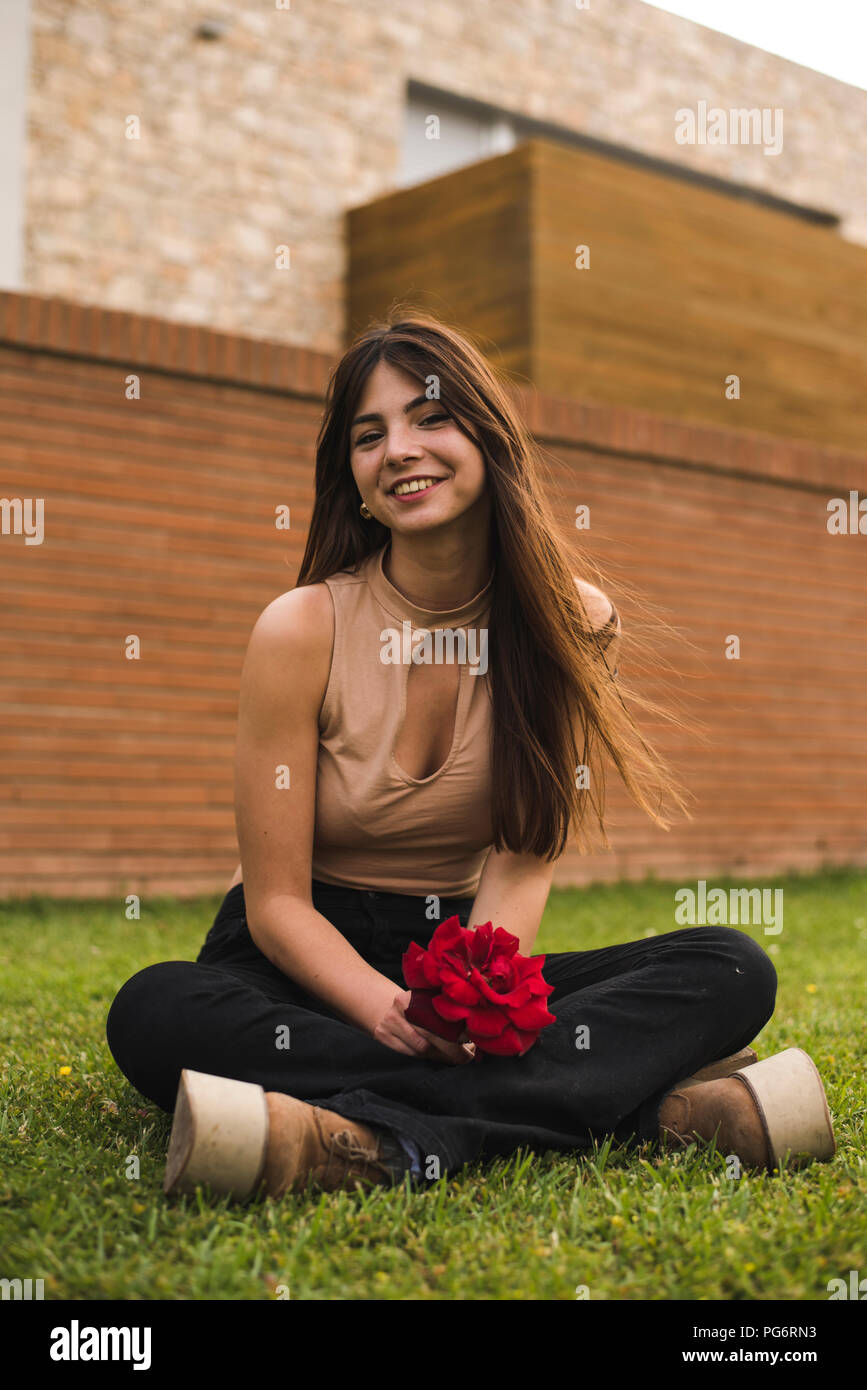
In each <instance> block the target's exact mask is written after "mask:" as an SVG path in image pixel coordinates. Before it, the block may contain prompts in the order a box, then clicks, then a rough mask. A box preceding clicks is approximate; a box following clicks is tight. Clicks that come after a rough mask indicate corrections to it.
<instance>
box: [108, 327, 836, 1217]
mask: <svg viewBox="0 0 867 1390" xmlns="http://www.w3.org/2000/svg"><path fill="white" fill-rule="evenodd" d="M581 568H582V566H581V565H580V563H579V562H578V561H577V560H576V557H574V556H573V555H572V554H571V552H570V550H569V549H568V548H567V546H566V544H565V542H564V541H563V540H562V539H561V529H560V527H559V526H558V524H557V519H556V516H555V515H554V514H553V513H552V511H551V510H550V509H549V505H548V502H547V489H546V488H545V487H544V486H543V485H542V474H541V469H540V462H539V458H538V455H537V452H536V447H535V445H534V443H533V441H532V440H531V438H530V437H529V435H528V434H527V432H526V430H525V429H524V427H523V425H522V423H521V421H520V420H519V419H518V417H517V416H516V414H515V412H514V408H513V406H512V403H511V400H510V397H509V395H508V394H507V391H506V389H505V387H504V385H503V384H502V383H501V382H500V381H499V380H498V379H497V377H496V376H495V375H494V372H493V370H492V369H491V367H490V366H489V364H488V363H487V362H486V361H485V359H484V358H483V357H482V356H481V354H480V353H479V352H478V351H477V350H476V349H475V347H474V346H473V345H472V344H471V343H470V342H469V341H468V340H467V339H466V338H465V337H463V336H462V335H461V334H460V333H458V332H457V331H456V330H455V329H453V328H450V327H448V326H447V325H444V324H442V323H440V322H438V321H437V320H435V319H432V318H429V317H426V316H423V315H413V316H412V317H406V318H401V317H400V315H399V314H395V315H393V316H392V317H391V318H390V319H389V320H388V321H387V322H386V323H383V324H377V325H374V326H373V327H371V328H369V329H368V330H367V331H366V332H364V333H362V334H361V335H360V336H359V337H358V338H357V339H356V341H355V342H354V343H353V344H352V346H351V347H350V348H349V349H348V350H347V352H346V353H345V354H344V356H343V357H342V359H341V361H340V362H339V363H338V365H337V367H336V369H335V372H334V374H333V376H332V378H331V381H330V383H329V388H328V394H327V399H326V407H325V415H324V419H323V423H322V428H321V430H320V433H319V438H318V441H317V452H316V473H315V501H314V507H313V515H312V518H311V523H310V530H309V534H308V538H307V545H306V549H305V553H304V557H303V560H302V563H301V568H300V572H299V575H298V582H297V585H296V587H295V588H294V589H293V590H291V591H290V592H288V593H286V594H282V595H280V596H279V597H278V598H276V599H274V600H273V602H272V603H270V604H269V605H268V607H267V608H266V609H265V610H264V612H263V613H262V614H261V615H260V617H259V619H258V621H257V623H256V625H255V627H254V629H253V632H252V635H251V637H250V643H249V646H248V649H247V654H246V658H245V661H244V669H243V671H242V675H241V690H240V701H239V713H238V738H237V746H236V785H235V809H236V821H237V826H238V838H239V843H240V847H241V860H242V864H243V880H242V881H240V879H239V875H236V880H238V881H235V882H234V883H233V886H232V887H231V888H230V890H229V892H228V893H227V894H226V898H225V901H224V903H223V906H222V907H221V909H220V912H219V913H218V914H217V918H216V920H215V922H214V924H213V926H212V928H211V931H210V932H209V934H208V937H207V940H206V941H205V943H204V945H203V947H202V950H201V951H200V953H199V957H198V960H197V961H196V962H195V963H193V962H188V961H168V962H163V963H162V964H158V965H152V966H149V967H147V968H146V969H145V970H142V971H140V972H139V974H138V975H136V976H134V977H133V979H132V980H130V981H128V982H127V984H126V985H125V986H124V987H123V989H121V991H120V992H119V994H118V996H117V998H116V999H115V1001H114V1004H113V1005H112V1009H111V1013H110V1015H109V1020H108V1037H109V1043H110V1045H111V1048H112V1052H113V1053H114V1056H115V1058H116V1059H117V1061H118V1063H119V1065H120V1066H121V1067H122V1068H123V1070H124V1071H125V1073H126V1075H127V1076H128V1077H129V1078H130V1080H131V1081H132V1082H133V1083H134V1084H135V1085H136V1086H137V1087H138V1088H139V1089H140V1090H141V1091H142V1092H143V1093H144V1094H145V1095H148V1096H150V1097H152V1098H153V1099H155V1100H157V1102H158V1103H159V1104H160V1105H162V1106H164V1107H165V1108H166V1109H171V1108H172V1107H173V1106H174V1108H175V1123H174V1126H173V1130H172V1138H171V1142H170V1146H169V1154H168V1160H167V1168H166V1182H165V1186H166V1191H167V1192H181V1191H190V1190H192V1189H193V1188H194V1187H195V1185H196V1183H197V1182H201V1181H207V1182H209V1183H210V1184H211V1186H212V1187H214V1188H215V1189H216V1190H218V1191H223V1192H229V1193H232V1194H233V1195H235V1196H246V1195H249V1194H250V1193H252V1192H254V1191H256V1190H258V1189H260V1188H264V1191H266V1192H267V1193H270V1194H271V1195H274V1196H277V1195H279V1194H280V1193H282V1192H284V1191H286V1190H289V1189H291V1190H300V1189H301V1188H303V1187H304V1186H305V1184H306V1183H307V1182H308V1181H310V1180H312V1181H313V1182H314V1184H316V1185H319V1186H322V1187H326V1188H335V1187H343V1186H351V1185H353V1184H355V1183H357V1182H377V1183H391V1182H394V1181H395V1180H399V1179H401V1178H402V1176H403V1175H404V1174H405V1173H407V1172H409V1173H411V1174H412V1175H413V1177H414V1178H416V1179H418V1180H423V1179H431V1178H437V1177H440V1176H442V1175H443V1174H444V1173H446V1172H449V1171H451V1170H454V1169H456V1168H459V1167H460V1166H461V1165H462V1164H464V1163H465V1162H467V1161H470V1160H474V1159H485V1158H488V1157H495V1156H498V1155H502V1154H509V1153H512V1152H514V1150H515V1149H516V1148H518V1147H520V1146H523V1145H527V1146H530V1147H537V1148H560V1149H565V1150H567V1151H568V1150H576V1149H582V1148H587V1147H589V1146H590V1145H592V1144H593V1143H594V1142H595V1140H596V1139H598V1138H599V1137H601V1136H604V1135H606V1134H611V1133H613V1134H615V1136H617V1137H619V1138H624V1139H628V1138H636V1139H638V1140H639V1141H641V1142H643V1141H648V1140H652V1141H656V1140H660V1139H662V1138H663V1137H664V1136H668V1137H669V1138H671V1137H672V1136H674V1138H675V1141H676V1142H681V1141H684V1138H685V1136H687V1135H689V1134H690V1133H693V1132H694V1133H697V1134H699V1135H701V1136H702V1137H710V1136H711V1135H712V1134H713V1133H714V1132H715V1131H716V1130H717V1128H719V1127H720V1126H722V1128H721V1130H720V1133H721V1134H724V1135H725V1142H726V1143H728V1144H729V1145H730V1148H729V1152H733V1153H737V1154H739V1155H740V1156H741V1157H742V1158H743V1161H744V1162H745V1163H755V1164H757V1165H758V1166H760V1167H761V1166H771V1165H772V1164H773V1163H774V1162H775V1161H777V1159H778V1145H779V1143H780V1142H782V1140H785V1139H786V1138H787V1137H791V1138H792V1140H793V1142H797V1143H798V1144H801V1145H803V1146H804V1148H805V1151H806V1152H807V1154H808V1155H812V1156H819V1157H827V1156H828V1149H829V1144H830V1145H831V1150H832V1151H833V1148H832V1146H833V1136H832V1135H830V1133H829V1130H830V1126H829V1122H828V1121H827V1110H826V1109H823V1106H824V1093H823V1092H822V1087H821V1082H820V1081H819V1080H818V1076H817V1074H816V1073H815V1068H813V1069H812V1071H810V1067H811V1066H812V1064H811V1063H810V1062H809V1059H806V1064H805V1062H804V1054H800V1056H799V1058H797V1059H792V1058H791V1057H789V1056H788V1054H787V1053H783V1054H781V1055H780V1058H773V1059H771V1060H770V1061H769V1062H765V1063H759V1064H757V1066H756V1067H755V1071H756V1074H757V1075H756V1083H755V1084H751V1085H748V1084H747V1082H746V1081H744V1080H743V1075H742V1073H743V1067H744V1065H745V1063H750V1062H755V1055H754V1054H753V1053H751V1052H749V1051H748V1050H746V1049H747V1044H748V1043H749V1042H750V1040H751V1039H752V1038H753V1037H754V1036H755V1034H756V1033H757V1032H758V1030H759V1029H760V1028H761V1027H762V1026H763V1024H764V1023H765V1022H766V1021H767V1019H768V1018H769V1017H770V1014H771V1012H772V1010H773V1005H774V994H775V987H776V975H775V972H774V968H773V966H772V964H771V962H770V960H769V959H768V957H767V955H766V954H765V953H764V952H763V951H762V950H761V948H760V947H758V946H757V945H756V944H755V943H754V942H753V941H752V939H751V938H749V937H748V936H746V935H745V934H744V933H742V932H739V931H736V930H734V929H732V928H730V927H724V928H715V927H707V926H705V927H701V928H688V929H685V930H680V931H674V932H669V933H666V934H664V935H662V936H660V937H655V938H653V939H651V940H648V939H641V940H639V941H633V942H626V943H622V944H619V945H612V946H608V947H606V948H604V949H602V950H596V951H586V952H581V951H570V952H563V953H559V954H556V955H549V956H547V957H544V958H543V961H544V964H543V971H544V979H545V981H546V982H547V983H548V984H550V985H553V986H554V989H553V992H552V993H551V996H550V998H549V1000H548V1008H549V1009H550V1010H551V1012H552V1013H553V1014H554V1015H555V1018H556V1022H555V1023H553V1024H551V1025H550V1026H549V1027H547V1028H546V1029H545V1032H544V1034H543V1035H542V1036H541V1037H540V1038H539V1040H538V1042H537V1043H535V1044H534V1045H533V1046H532V1047H531V1048H530V1049H529V1051H528V1052H527V1053H526V1054H525V1055H524V1056H521V1057H516V1058H507V1057H486V1058H485V1059H484V1061H482V1060H481V1058H480V1057H477V1056H476V1055H475V1054H474V1053H473V1051H472V1048H471V1047H469V1046H466V1045H465V1044H464V1043H462V1041H461V1039H458V1040H457V1041H444V1040H443V1039H442V1038H440V1037H438V1036H437V1035H436V1034H435V1033H433V1032H430V1031H428V1030H426V1029H425V1028H421V1027H419V1026H417V1025H413V1024H412V1023H411V1022H410V1020H409V1019H408V1018H407V1016H406V1009H407V1005H408V1003H409V998H410V995H409V991H408V990H406V989H404V988H403V987H402V985H403V983H404V981H403V977H402V968H401V967H402V959H403V956H404V953H405V952H406V951H407V950H408V949H409V947H410V945H411V943H413V942H415V943H418V944H423V943H424V942H425V941H427V940H429V939H430V937H431V934H432V933H433V931H434V929H435V927H436V925H437V923H438V922H442V921H445V920H447V919H449V918H451V917H457V919H458V921H459V922H460V925H461V926H462V927H467V926H473V927H479V926H484V925H485V924H486V923H492V924H493V925H494V926H495V927H502V928H504V929H505V930H506V931H507V932H508V933H510V934H511V935H512V936H513V937H515V938H517V941H518V947H519V949H520V951H521V953H522V954H524V955H529V954H530V953H531V952H532V948H533V944H534V941H535V938H536V934H537V931H538V928H539V923H540V921H541V917H542V913H543V911H544V908H545V904H546V901H547V898H548V893H549V889H550V885H551V879H552V876H553V872H554V867H555V864H556V862H557V859H558V857H559V856H560V854H561V853H562V852H563V849H564V848H565V846H566V844H567V843H569V842H570V840H574V841H575V843H577V844H579V845H583V844H584V837H583V827H584V822H585V820H586V819H587V818H588V816H589V815H590V814H592V815H593V816H595V818H596V820H597V822H598V825H599V827H600V828H601V829H603V833H604V826H603V815H602V790H603V787H604V768H603V766H602V755H603V754H605V753H607V754H608V755H609V756H610V758H611V759H612V761H613V763H614V766H615V768H616V769H617V771H618V772H619V774H620V776H621V777H622V779H623V781H624V783H625V785H626V787H627V788H628V790H629V791H630V793H631V794H632V796H633V798H634V799H635V801H636V802H637V803H638V805H639V806H641V807H642V808H643V809H644V810H645V812H646V813H647V814H648V815H650V816H651V817H652V818H653V819H654V820H655V821H656V823H657V824H659V825H663V826H664V825H665V824H667V821H666V818H665V815H664V814H663V811H662V810H661V802H662V799H663V797H664V796H665V795H666V794H670V795H671V797H672V800H673V801H674V803H675V804H676V805H678V806H680V807H682V806H683V804H684V802H683V797H682V795H681V793H680V791H679V789H678V788H677V786H676V784H675V783H674V781H673V779H672V778H671V776H670V774H669V772H668V771H667V769H666V768H665V766H664V764H663V762H662V760H661V759H660V758H659V756H658V754H657V753H656V751H655V750H654V749H653V748H652V747H651V746H650V745H649V743H648V742H647V741H646V740H645V739H644V738H643V737H642V736H641V734H640V733H639V732H638V730H637V728H636V726H635V723H634V722H633V719H632V716H631V714H630V713H629V712H628V711H627V709H626V705H625V703H624V700H623V698H622V695H621V691H620V689H619V683H617V682H615V680H614V675H615V671H616V644H617V642H619V640H620V639H619V633H620V620H619V616H618V615H617V613H616V611H615V610H614V606H613V604H612V603H611V601H610V599H608V598H607V596H606V595H605V594H604V593H603V592H602V591H601V590H600V589H598V588H596V587H595V586H593V585H591V584H589V583H588V582H587V581H586V580H584V579H583V577H582V576H576V574H575V573H574V571H575V569H581ZM407 628H409V629H410V631H411V633H412V634H413V641H411V642H409V643H408V644H406V647H404V644H403V643H401V644H400V645H399V646H398V647H396V648H394V650H397V651H398V652H399V654H400V657H401V659H400V660H399V661H396V660H391V659H387V660H384V659H383V651H384V646H383V634H384V633H388V631H389V630H395V631H397V632H400V633H403V632H405V631H406V629H407ZM462 633H463V634H466V635H467V636H468V637H472V638H473V640H472V641H465V642H461V641H459V640H453V641H449V642H446V641H444V640H439V641H438V642H436V641H435V642H429V641H428V639H429V638H431V637H432V636H434V635H435V636H437V637H438V638H439V639H443V638H445V637H447V636H448V635H449V634H451V635H452V636H453V637H455V638H457V637H458V636H459V635H460V634H462ZM415 638H418V639H419V640H418V641H416V640H415ZM482 639H484V640H482ZM482 649H484V651H485V657H486V659H485V663H484V669H482V665H481V663H480V662H477V663H476V664H475V667H474V668H473V669H471V668H470V665H469V663H468V662H467V661H466V660H465V659H463V658H462V654H466V653H467V652H471V651H472V652H476V653H478V652H480V651H481V650H482ZM404 651H406V652H407V653H408V655H407V656H406V659H404ZM430 651H432V652H433V653H434V659H433V660H427V659H426V658H425V656H424V655H423V653H425V652H430ZM437 654H439V656H437ZM631 699H632V702H633V704H635V705H637V706H640V707H641V706H643V707H644V708H650V709H654V710H655V708H656V707H655V706H652V705H650V704H649V702H647V701H644V700H643V699H642V698H641V697H640V696H639V695H638V694H637V693H635V694H633V695H632V696H631ZM579 770H580V773H581V775H580V776H577V775H576V772H578V771H579ZM284 774H287V775H284ZM516 1007H519V1006H516ZM579 1036H580V1038H581V1039H582V1040H583V1039H584V1038H585V1037H586V1038H589V1039H591V1041H590V1043H589V1045H584V1044H583V1042H582V1045H581V1046H580V1047H579V1042H578V1038H579ZM789 1051H790V1052H791V1051H797V1049H790V1050H789ZM708 1064H710V1065H711V1067H712V1071H711V1072H710V1074H708V1073H707V1072H699V1074H698V1075H696V1076H693V1077H691V1078H690V1086H689V1089H688V1090H687V1089H686V1087H685V1084H684V1092H683V1093H681V1092H680V1091H677V1090H675V1087H676V1085H677V1083H678V1081H679V1079H681V1078H683V1077H689V1076H690V1073H692V1072H695V1071H696V1070H697V1069H701V1068H705V1067H707V1066H708ZM763 1068H764V1070H762V1069H763ZM769 1068H770V1070H769ZM759 1073H760V1075H759ZM714 1087H715V1088H717V1089H710V1090H709V1089H708V1088H714ZM720 1088H722V1089H720ZM732 1088H733V1089H732ZM763 1107H764V1108H763ZM769 1116H770V1120H769V1118H768V1117H769ZM780 1116H783V1117H784V1118H783V1120H782V1121H781V1120H780ZM786 1125H789V1129H786ZM781 1126H782V1128H781ZM769 1135H770V1136H771V1138H770V1139H769V1138H768V1136H769ZM770 1145H773V1152H772V1151H771V1147H769V1146H770Z"/></svg>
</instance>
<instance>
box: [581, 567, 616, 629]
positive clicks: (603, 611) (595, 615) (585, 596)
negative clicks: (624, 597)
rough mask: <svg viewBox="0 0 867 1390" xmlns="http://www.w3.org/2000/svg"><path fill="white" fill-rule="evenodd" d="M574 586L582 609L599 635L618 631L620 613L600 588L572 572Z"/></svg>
mask: <svg viewBox="0 0 867 1390" xmlns="http://www.w3.org/2000/svg"><path fill="white" fill-rule="evenodd" d="M572 578H573V579H574V580H575V587H576V588H577V590H578V593H579V595H580V597H581V602H582V603H583V605H584V611H585V612H586V614H587V616H588V618H589V619H590V623H591V626H592V627H593V628H594V630H595V631H596V632H598V633H599V634H600V636H605V635H609V636H614V634H615V633H619V632H620V614H619V613H618V612H617V609H616V608H615V607H614V603H613V602H612V600H611V599H610V598H609V597H608V595H607V594H606V593H604V592H603V591H602V589H600V588H598V587H597V586H596V585H595V584H591V583H590V581H589V580H587V579H581V578H580V576H579V575H577V574H573V576H572Z"/></svg>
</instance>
